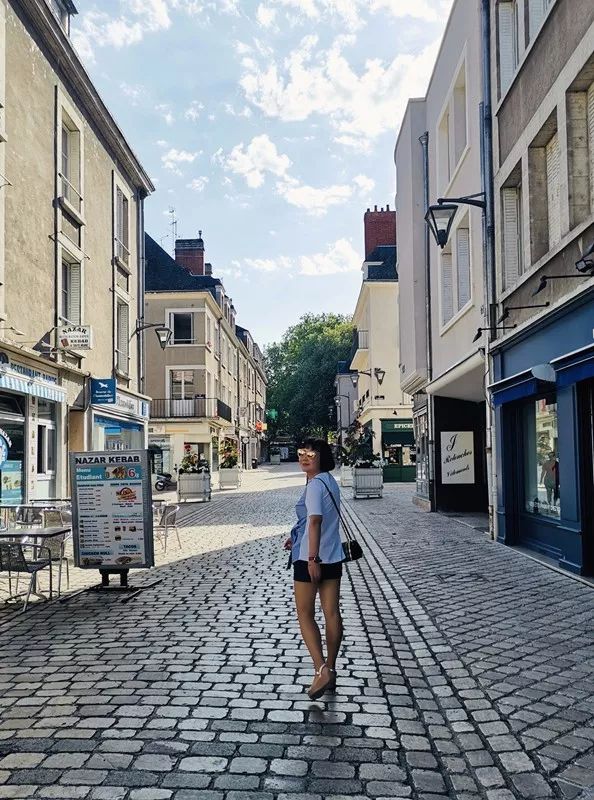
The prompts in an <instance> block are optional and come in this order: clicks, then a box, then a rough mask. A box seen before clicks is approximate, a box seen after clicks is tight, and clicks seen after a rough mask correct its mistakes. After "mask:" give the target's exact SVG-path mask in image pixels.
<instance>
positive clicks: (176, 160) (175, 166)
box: [161, 147, 198, 175]
mask: <svg viewBox="0 0 594 800" xmlns="http://www.w3.org/2000/svg"><path fill="white" fill-rule="evenodd" d="M197 157H198V153H189V152H188V151H187V150H177V149H176V148H175V147H172V148H171V149H170V150H168V151H167V152H166V153H164V154H163V155H162V156H161V161H162V163H163V166H164V167H165V169H169V170H171V171H172V172H174V173H175V174H176V175H181V174H182V173H181V170H180V169H179V165H180V164H191V163H192V162H193V161H195V160H196V158H197Z"/></svg>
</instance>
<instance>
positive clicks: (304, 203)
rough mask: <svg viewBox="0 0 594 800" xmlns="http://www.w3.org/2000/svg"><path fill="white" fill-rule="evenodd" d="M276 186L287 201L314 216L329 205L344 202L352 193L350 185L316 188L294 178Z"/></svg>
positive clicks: (325, 209)
mask: <svg viewBox="0 0 594 800" xmlns="http://www.w3.org/2000/svg"><path fill="white" fill-rule="evenodd" d="M276 188H277V192H278V194H279V195H280V196H281V197H283V198H284V199H285V200H286V201H287V203H289V204H290V205H292V206H297V208H302V209H304V210H305V211H306V212H307V213H308V214H311V215H312V216H315V217H321V216H323V215H324V214H326V213H327V212H328V209H329V208H330V207H331V206H336V205H342V204H343V203H346V201H347V200H348V199H349V198H350V197H351V195H352V193H353V190H352V189H351V187H350V186H345V185H342V186H340V185H335V186H325V187H322V188H321V189H317V188H315V187H314V186H307V185H305V184H299V182H298V181H296V180H294V179H290V180H288V181H285V182H284V183H278V184H277V187H276Z"/></svg>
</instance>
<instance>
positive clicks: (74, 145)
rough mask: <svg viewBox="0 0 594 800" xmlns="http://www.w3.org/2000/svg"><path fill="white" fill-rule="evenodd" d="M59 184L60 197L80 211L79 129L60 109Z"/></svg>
mask: <svg viewBox="0 0 594 800" xmlns="http://www.w3.org/2000/svg"><path fill="white" fill-rule="evenodd" d="M60 138H61V169H60V184H61V194H62V197H63V198H64V199H65V200H67V201H68V203H70V205H71V206H72V207H73V208H74V209H75V210H76V211H79V212H80V211H81V207H82V202H81V201H82V197H81V186H80V179H81V142H80V131H79V130H78V128H77V127H76V125H75V124H74V122H72V120H71V119H70V117H69V116H68V115H67V114H66V112H65V111H64V110H62V127H61V137H60Z"/></svg>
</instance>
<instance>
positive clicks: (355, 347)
mask: <svg viewBox="0 0 594 800" xmlns="http://www.w3.org/2000/svg"><path fill="white" fill-rule="evenodd" d="M368 349H369V331H355V332H354V333H353V344H352V346H351V354H350V358H349V360H348V365H350V363H351V361H352V360H353V359H354V357H355V353H357V352H358V351H359V350H368Z"/></svg>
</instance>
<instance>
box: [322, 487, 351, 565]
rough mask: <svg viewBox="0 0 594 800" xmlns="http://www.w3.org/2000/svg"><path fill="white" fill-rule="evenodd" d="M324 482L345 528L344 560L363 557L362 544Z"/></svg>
mask: <svg viewBox="0 0 594 800" xmlns="http://www.w3.org/2000/svg"><path fill="white" fill-rule="evenodd" d="M314 480H316V479H315V478H314ZM320 480H321V478H320ZM322 483H323V484H324V488H325V489H326V491H327V492H328V494H329V495H330V500H332V502H333V503H334V508H335V509H336V511H337V512H338V518H339V519H340V522H341V524H342V527H343V530H344V535H345V537H346V541H344V542H343V543H342V551H343V553H344V557H343V559H342V560H343V561H347V562H348V561H358V560H359V559H360V558H362V557H363V548H362V547H361V545H360V544H359V542H358V541H357V539H355V537H354V535H353V534H352V533H351V531H350V530H349V529H348V527H347V524H346V522H345V519H344V517H343V516H342V514H341V513H340V509H339V507H338V504H337V502H336V500H335V499H334V495H333V494H332V492H331V491H330V489H329V488H328V487H327V486H326V482H325V481H322Z"/></svg>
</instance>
